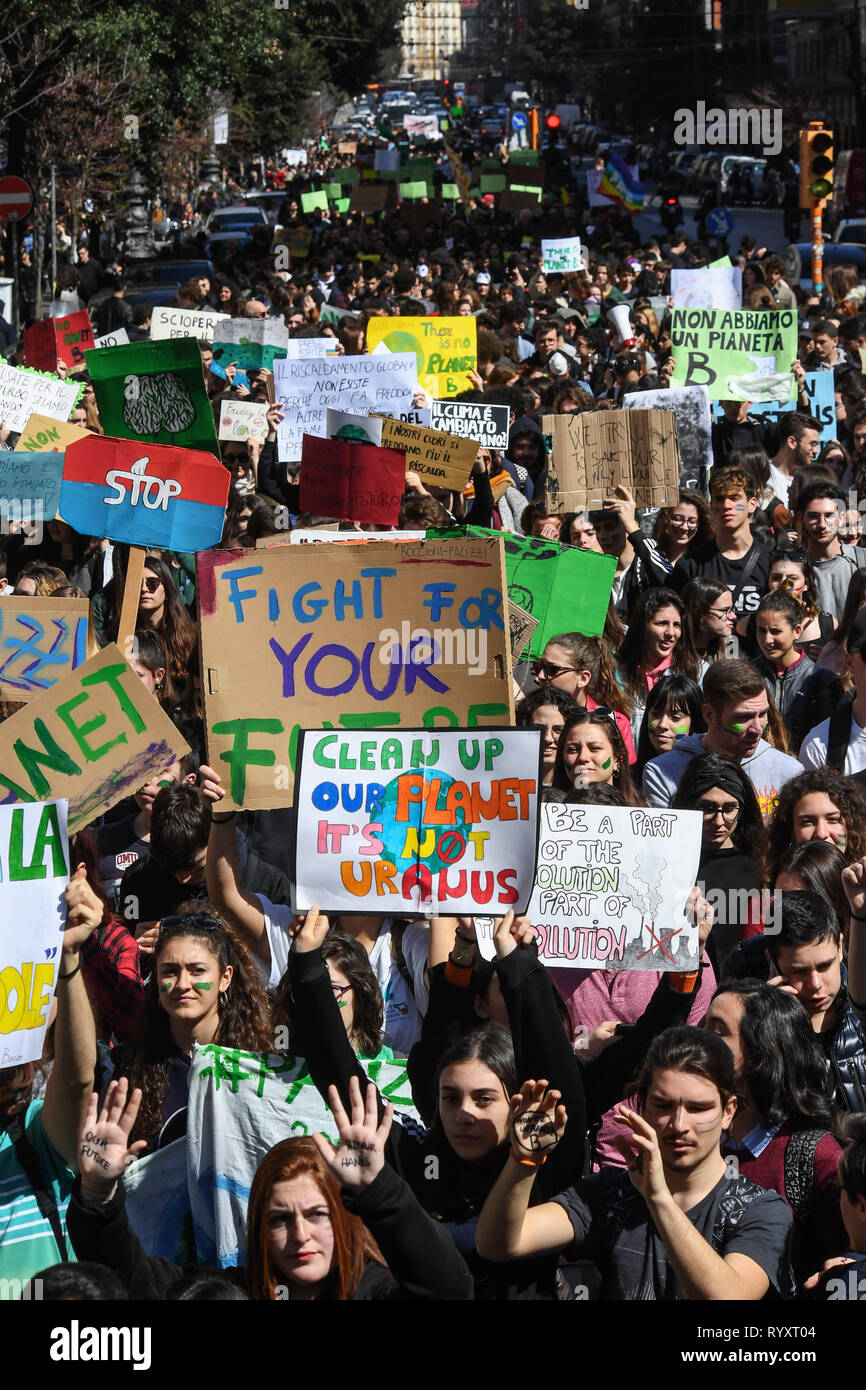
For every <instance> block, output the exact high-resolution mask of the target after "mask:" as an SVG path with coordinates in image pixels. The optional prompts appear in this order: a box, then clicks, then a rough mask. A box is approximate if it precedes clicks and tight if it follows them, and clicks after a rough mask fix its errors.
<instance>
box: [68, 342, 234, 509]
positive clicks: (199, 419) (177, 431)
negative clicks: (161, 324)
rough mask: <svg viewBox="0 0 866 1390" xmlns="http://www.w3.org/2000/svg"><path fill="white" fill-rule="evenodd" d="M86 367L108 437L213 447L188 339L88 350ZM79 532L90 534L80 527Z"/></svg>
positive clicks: (197, 358) (197, 361) (194, 348)
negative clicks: (80, 530) (82, 530)
mask: <svg viewBox="0 0 866 1390" xmlns="http://www.w3.org/2000/svg"><path fill="white" fill-rule="evenodd" d="M87 370H88V371H89V373H90V379H91V381H92V382H93V389H94V391H95V392H96V402H97V405H98V406H99V414H100V418H101V420H102V426H103V428H104V430H105V433H106V434H107V435H111V436H113V437H114V438H115V439H140V440H143V441H146V442H147V443H149V444H174V445H179V446H180V447H181V448H186V449H210V450H215V449H216V443H217V437H216V429H215V427H214V418H213V411H212V409H211V405H210V401H209V400H208V398H207V392H206V391H205V386H204V378H203V377H202V370H201V353H200V352H199V350H198V345H197V344H196V343H195V342H194V341H193V340H192V339H191V338H173V339H168V340H163V341H162V342H160V343H130V344H129V345H128V347H119V348H95V349H93V350H92V351H91V352H89V353H88V354H87ZM84 534H85V535H88V534H91V533H90V532H89V531H88V530H87V528H85V531H84Z"/></svg>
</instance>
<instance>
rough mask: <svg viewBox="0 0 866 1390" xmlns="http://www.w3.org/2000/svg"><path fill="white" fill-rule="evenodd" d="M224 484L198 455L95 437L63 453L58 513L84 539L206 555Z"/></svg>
mask: <svg viewBox="0 0 866 1390" xmlns="http://www.w3.org/2000/svg"><path fill="white" fill-rule="evenodd" d="M230 484H231V475H230V474H229V471H228V469H227V468H226V467H225V466H224V465H223V464H222V463H220V461H219V459H216V458H214V456H213V454H208V453H205V452H204V451H203V450H200V449H178V448H174V447H172V446H170V445H165V444H147V443H143V442H141V441H139V440H134V439H111V438H109V437H108V436H107V435H93V436H91V437H90V438H88V439H78V440H76V441H75V443H74V444H70V445H68V446H67V449H66V456H65V462H64V468H63V483H62V486H61V490H60V513H61V515H62V517H63V519H64V521H66V522H68V523H69V525H70V526H73V527H74V528H75V530H76V531H80V532H81V533H82V535H85V536H105V537H107V539H108V540H111V541H125V542H127V543H128V544H130V545H137V546H154V547H158V548H159V549H160V550H187V551H194V550H207V549H208V548H209V547H210V546H212V545H216V543H217V542H218V541H219V540H220V538H221V536H222V531H223V524H224V521H225V510H226V503H227V501H228V495H229V486H230Z"/></svg>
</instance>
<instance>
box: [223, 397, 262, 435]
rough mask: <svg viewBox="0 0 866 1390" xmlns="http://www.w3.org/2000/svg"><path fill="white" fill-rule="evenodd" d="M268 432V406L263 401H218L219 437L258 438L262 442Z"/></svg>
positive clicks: (229, 398)
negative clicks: (260, 402)
mask: <svg viewBox="0 0 866 1390" xmlns="http://www.w3.org/2000/svg"><path fill="white" fill-rule="evenodd" d="M267 434H268V406H267V403H266V402H264V403H262V404H259V403H257V402H255V401H236V400H233V399H232V398H231V397H226V398H224V399H223V400H221V401H220V423H219V431H218V436H217V437H218V438H219V439H238V440H242V441H243V440H247V439H258V440H260V441H261V443H262V444H264V442H265V439H266V438H267Z"/></svg>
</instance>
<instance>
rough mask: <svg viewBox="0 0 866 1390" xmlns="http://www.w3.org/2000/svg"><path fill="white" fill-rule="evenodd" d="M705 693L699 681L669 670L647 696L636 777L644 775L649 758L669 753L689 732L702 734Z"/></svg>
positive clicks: (704, 729) (704, 725) (639, 735)
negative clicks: (703, 694)
mask: <svg viewBox="0 0 866 1390" xmlns="http://www.w3.org/2000/svg"><path fill="white" fill-rule="evenodd" d="M702 704H703V696H702V695H701V687H700V686H699V685H698V683H697V681H693V680H692V679H691V677H689V676H683V675H680V673H679V672H678V671H666V672H665V673H664V675H663V676H662V677H661V679H660V680H659V681H658V682H657V683H656V685H654V686H653V688H652V690H651V691H650V693H649V696H648V698H647V704H646V709H645V710H644V716H643V719H642V721H641V726H640V733H639V734H638V741H637V764H636V766H635V770H634V775H635V779H638V778H640V777H642V776H643V770H644V768H645V767H646V765H647V763H648V762H649V760H650V758H657V757H659V756H660V754H662V753H669V752H670V750H671V749H672V748H675V747H676V746H677V744H678V743H679V742H680V740H681V739H684V738H687V737H688V735H689V734H702V733H704V732H705V731H706V727H707V726H706V723H705V722H704V716H703V712H702V709H701V706H702Z"/></svg>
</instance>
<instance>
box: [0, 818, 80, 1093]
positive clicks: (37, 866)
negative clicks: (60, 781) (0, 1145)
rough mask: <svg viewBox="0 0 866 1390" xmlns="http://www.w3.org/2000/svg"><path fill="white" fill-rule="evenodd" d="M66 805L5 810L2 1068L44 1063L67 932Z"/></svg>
mask: <svg viewBox="0 0 866 1390" xmlns="http://www.w3.org/2000/svg"><path fill="white" fill-rule="evenodd" d="M68 882H69V849H68V841H67V828H66V802H65V801H49V802H46V803H42V802H37V803H36V804H35V805H33V806H0V1068H2V1069H5V1068H6V1067H17V1066H21V1065H22V1064H23V1063H24V1062H37V1061H38V1060H39V1058H40V1057H41V1056H42V1045H43V1043H44V1041H45V1030H46V1029H47V1027H48V1016H49V1011H50V1009H51V999H52V996H53V994H54V987H55V984H56V982H57V972H58V970H59V969H60V954H61V951H62V949H63V937H62V933H63V930H64V928H65V926H66V903H65V901H64V898H63V890H64V888H65V887H66V885H67V883H68Z"/></svg>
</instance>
